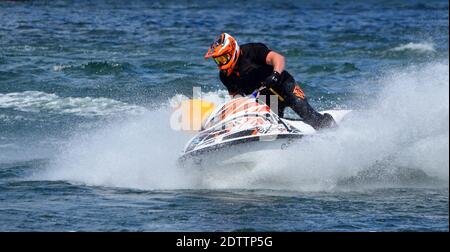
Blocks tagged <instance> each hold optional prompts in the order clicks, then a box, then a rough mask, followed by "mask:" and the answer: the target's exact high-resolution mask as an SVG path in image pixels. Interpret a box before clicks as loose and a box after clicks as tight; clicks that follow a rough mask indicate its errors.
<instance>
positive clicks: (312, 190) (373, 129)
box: [0, 0, 449, 231]
mask: <svg viewBox="0 0 450 252" xmlns="http://www.w3.org/2000/svg"><path fill="white" fill-rule="evenodd" d="M448 20H449V19H448V2H447V1H364V2H351V1H320V2H319V1H292V2H290V1H262V0H261V1H251V2H248V3H246V2H235V1H231V2H229V4H227V9H224V8H223V6H222V5H221V4H219V3H217V2H216V1H205V0H203V1H197V0H194V1H128V2H127V3H125V2H117V1H75V2H72V1H51V2H48V1H42V2H40V1H32V2H29V1H23V2H22V1H2V2H0V230H1V231H30V230H33V231H73V230H76V231H78V230H82V231H84V230H102V231H448V230H449V227H448V223H449V222H448V195H449V192H448V171H449V157H448V152H449V142H448V139H449V96H448V91H449V87H448V84H449V78H448V77H449V72H448V57H449V54H448V49H449V43H448V31H449V28H448V27H449V26H448V25H449V21H448ZM221 32H228V33H230V34H232V35H233V36H235V37H236V38H237V40H238V41H239V43H241V44H243V43H246V42H264V43H265V44H267V45H268V46H269V47H270V48H271V49H273V50H276V51H278V52H280V53H282V54H283V55H285V57H286V60H287V70H288V71H289V72H290V73H291V74H292V75H293V76H294V77H295V78H296V80H298V81H299V82H301V83H302V86H303V88H304V90H305V92H306V94H307V96H308V97H309V99H310V102H311V104H312V105H313V106H314V107H315V108H317V109H318V110H325V109H353V110H355V113H354V115H353V116H351V117H350V118H349V119H348V120H347V121H346V122H345V123H343V124H342V125H341V127H340V128H339V129H338V130H336V131H335V132H326V133H324V134H323V136H320V137H317V138H311V139H306V140H305V141H302V142H300V143H296V144H294V145H293V146H291V147H290V148H289V149H288V150H286V151H285V152H283V153H276V154H275V153H274V155H270V156H261V157H257V158H258V159H259V160H260V162H257V163H256V165H255V166H254V167H252V169H250V170H249V169H242V171H241V172H236V171H233V172H228V173H220V172H214V169H211V171H209V170H208V171H200V172H199V171H195V172H194V171H189V170H181V169H180V168H179V167H178V166H177V165H176V159H177V158H178V157H179V156H180V154H181V151H182V149H183V147H184V145H185V143H186V142H187V141H188V140H189V138H190V137H192V134H191V133H189V132H180V131H174V130H172V129H171V128H170V125H169V121H170V117H171V115H172V113H171V111H172V109H173V108H172V107H171V105H172V104H174V103H176V102H177V101H180V99H183V98H185V97H191V96H192V88H193V87H201V88H202V92H203V95H204V97H205V99H209V100H211V101H214V102H221V101H223V99H224V94H225V92H224V87H223V86H222V84H221V83H220V81H219V79H218V73H217V69H216V67H215V66H214V63H213V62H212V61H208V60H204V59H203V55H204V53H205V52H206V50H207V48H208V46H209V45H210V43H211V42H212V40H213V38H214V37H215V36H216V35H217V34H219V33H221Z"/></svg>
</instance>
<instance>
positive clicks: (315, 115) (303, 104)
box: [279, 80, 336, 130]
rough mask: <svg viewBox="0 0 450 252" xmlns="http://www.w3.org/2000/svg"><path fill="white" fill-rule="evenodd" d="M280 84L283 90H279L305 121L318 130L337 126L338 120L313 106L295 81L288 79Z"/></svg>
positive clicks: (287, 102)
mask: <svg viewBox="0 0 450 252" xmlns="http://www.w3.org/2000/svg"><path fill="white" fill-rule="evenodd" d="M280 86H281V88H280V89H281V90H279V91H280V92H281V93H282V96H283V98H284V99H285V102H286V104H287V105H288V106H289V107H291V108H292V110H294V111H295V112H296V113H297V114H298V115H299V116H301V117H302V118H303V121H304V122H305V123H307V124H309V125H311V126H312V127H313V128H314V129H316V130H318V129H321V128H326V127H334V126H336V122H335V121H334V119H333V117H332V116H331V115H329V114H326V113H325V114H324V115H322V114H320V113H319V112H317V111H316V110H314V109H313V108H312V107H311V105H310V104H309V103H308V100H307V98H306V96H305V94H304V92H303V90H302V89H301V88H300V86H299V85H298V84H297V83H295V81H293V80H292V81H286V82H285V83H283V84H282V85H280Z"/></svg>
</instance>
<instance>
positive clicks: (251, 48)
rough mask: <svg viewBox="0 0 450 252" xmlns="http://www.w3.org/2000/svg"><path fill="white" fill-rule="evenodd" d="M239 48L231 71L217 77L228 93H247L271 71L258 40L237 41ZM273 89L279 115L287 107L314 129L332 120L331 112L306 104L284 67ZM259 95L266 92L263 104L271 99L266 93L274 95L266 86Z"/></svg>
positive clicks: (252, 90)
mask: <svg viewBox="0 0 450 252" xmlns="http://www.w3.org/2000/svg"><path fill="white" fill-rule="evenodd" d="M240 50H241V54H240V56H239V59H238V62H237V63H236V66H235V68H234V71H233V73H231V74H230V75H229V76H226V73H225V72H220V80H221V81H222V83H223V84H224V85H225V86H226V87H227V89H228V91H229V92H230V93H231V94H241V95H250V94H251V93H253V92H254V91H255V90H256V89H258V88H260V87H261V85H262V82H264V80H265V79H266V78H267V77H268V76H270V75H271V74H272V73H273V66H271V65H268V64H267V63H266V57H267V54H269V52H270V51H271V50H270V49H269V48H267V46H265V45H264V44H262V43H249V44H245V45H241V47H240ZM273 90H274V91H275V92H276V93H277V94H278V95H280V96H281V98H279V100H278V111H275V112H278V115H279V116H281V117H283V115H284V113H283V111H284V109H285V108H286V107H291V108H292V109H293V110H294V111H295V112H296V113H297V114H298V115H299V116H300V117H302V119H303V120H304V122H306V123H308V124H309V125H311V126H312V127H314V128H315V129H319V128H322V127H327V126H330V125H331V124H332V122H330V118H329V117H331V116H329V117H327V116H323V115H322V114H320V113H318V112H317V111H315V110H314V109H313V108H312V107H311V105H309V103H308V100H307V99H306V97H305V95H304V93H303V90H302V89H301V88H300V86H299V85H298V84H297V83H296V82H295V80H294V77H292V75H290V74H289V73H288V72H287V71H283V72H282V73H281V76H280V80H279V83H278V85H276V87H273ZM261 95H265V96H266V98H267V100H266V101H265V102H266V104H269V105H270V102H273V101H270V100H268V99H269V97H270V95H274V93H273V92H271V91H270V90H269V89H264V90H262V91H261ZM331 120H333V119H332V118H331ZM333 122H334V121H333ZM329 124H330V125H329Z"/></svg>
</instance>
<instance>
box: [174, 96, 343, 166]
mask: <svg viewBox="0 0 450 252" xmlns="http://www.w3.org/2000/svg"><path fill="white" fill-rule="evenodd" d="M349 112H350V110H328V111H323V112H321V113H329V114H330V115H331V116H333V118H334V119H335V121H336V123H337V124H339V123H340V122H341V121H342V119H343V118H344V117H345V116H346V115H347V114H348V113H349ZM316 133H317V131H316V130H315V129H314V128H313V127H311V126H310V125H308V124H306V123H304V122H303V121H301V120H299V121H295V120H288V119H283V118H279V117H278V116H277V115H276V114H275V113H273V111H271V110H270V108H269V107H268V106H267V105H265V104H260V103H259V102H255V99H251V98H248V97H243V98H238V99H235V100H232V101H230V102H228V103H226V104H224V105H223V106H221V107H219V108H218V109H216V111H215V112H214V113H212V115H211V116H210V117H209V118H208V120H206V122H205V123H204V130H202V131H200V132H199V133H198V134H197V135H196V136H195V137H194V138H192V139H191V141H189V142H188V144H187V145H186V148H185V150H184V153H183V155H182V156H181V157H180V158H179V160H178V163H179V165H180V166H182V167H201V168H206V169H222V168H224V167H227V169H230V168H231V169H232V168H236V167H239V168H242V167H251V166H252V164H253V163H255V162H261V161H262V160H263V159H264V158H265V157H267V156H269V155H270V156H273V155H274V151H282V150H283V149H285V148H287V147H288V146H289V145H290V144H291V143H292V142H295V141H297V140H298V139H300V138H302V137H305V136H310V135H315V134H316Z"/></svg>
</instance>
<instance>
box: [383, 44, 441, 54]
mask: <svg viewBox="0 0 450 252" xmlns="http://www.w3.org/2000/svg"><path fill="white" fill-rule="evenodd" d="M390 51H397V52H398V51H416V52H435V51H436V49H435V48H434V44H433V43H430V42H422V43H413V42H409V43H407V44H402V45H399V46H397V47H395V48H392V49H390Z"/></svg>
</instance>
